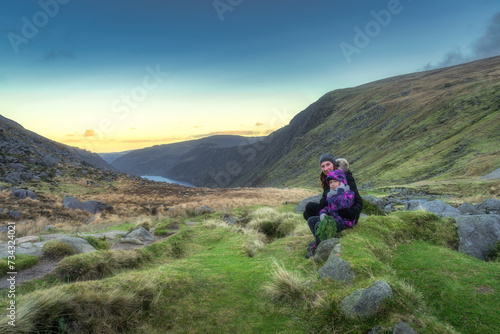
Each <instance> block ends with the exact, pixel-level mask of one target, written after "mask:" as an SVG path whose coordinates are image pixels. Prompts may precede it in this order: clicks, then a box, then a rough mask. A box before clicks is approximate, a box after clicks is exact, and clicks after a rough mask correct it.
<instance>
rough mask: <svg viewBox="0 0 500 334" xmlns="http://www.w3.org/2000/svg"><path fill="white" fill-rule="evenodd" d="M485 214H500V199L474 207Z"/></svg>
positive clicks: (492, 199) (488, 200)
mask: <svg viewBox="0 0 500 334" xmlns="http://www.w3.org/2000/svg"><path fill="white" fill-rule="evenodd" d="M474 207H475V208H476V209H478V210H479V211H481V212H483V213H494V214H500V199H496V198H491V199H487V200H486V201H484V202H481V203H478V204H476V205H475V206H474Z"/></svg>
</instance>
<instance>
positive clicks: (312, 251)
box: [306, 245, 316, 259]
mask: <svg viewBox="0 0 500 334" xmlns="http://www.w3.org/2000/svg"><path fill="white" fill-rule="evenodd" d="M311 247H312V249H311V250H310V251H309V252H308V253H307V254H306V259H309V258H311V257H313V256H314V254H316V245H312V246H311Z"/></svg>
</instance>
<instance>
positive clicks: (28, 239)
mask: <svg viewBox="0 0 500 334" xmlns="http://www.w3.org/2000/svg"><path fill="white" fill-rule="evenodd" d="M25 242H40V237H39V236H36V235H28V236H25V237H21V238H17V239H16V244H17V245H20V244H23V243H25Z"/></svg>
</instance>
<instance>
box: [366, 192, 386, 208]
mask: <svg viewBox="0 0 500 334" xmlns="http://www.w3.org/2000/svg"><path fill="white" fill-rule="evenodd" d="M363 200H365V201H368V202H370V203H372V204H373V205H375V206H377V207H378V208H379V209H380V210H384V209H385V207H386V206H387V205H390V204H389V202H388V201H386V200H384V199H381V198H378V197H375V196H372V195H366V196H363Z"/></svg>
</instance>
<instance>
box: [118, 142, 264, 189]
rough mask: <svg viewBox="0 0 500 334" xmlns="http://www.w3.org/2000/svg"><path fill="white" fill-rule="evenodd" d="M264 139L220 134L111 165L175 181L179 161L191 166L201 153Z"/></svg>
mask: <svg viewBox="0 0 500 334" xmlns="http://www.w3.org/2000/svg"><path fill="white" fill-rule="evenodd" d="M261 139H262V137H253V138H247V137H241V136H224V135H220V136H211V137H206V138H202V139H198V140H190V141H185V142H180V143H174V144H165V145H155V146H152V147H147V148H144V149H139V150H133V151H131V152H129V153H127V154H124V155H123V156H121V157H119V158H118V159H116V160H115V161H113V162H112V165H113V166H114V167H115V168H117V169H119V170H121V171H124V172H128V173H132V174H136V175H158V176H164V177H170V178H172V176H171V174H170V169H171V168H173V167H174V166H175V165H176V164H177V163H178V162H179V160H182V161H183V162H184V163H185V164H188V163H189V161H190V159H192V158H195V157H196V156H197V155H198V152H200V151H201V152H203V151H205V150H208V151H210V150H211V149H213V148H216V147H225V148H226V147H233V146H238V145H243V144H249V143H254V142H256V141H259V140H261ZM198 168H199V167H198ZM179 180H185V181H188V180H187V179H185V178H179Z"/></svg>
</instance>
